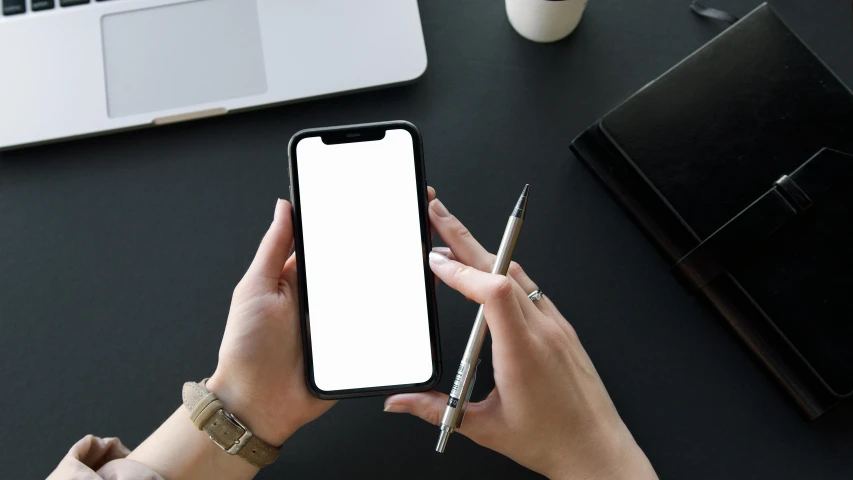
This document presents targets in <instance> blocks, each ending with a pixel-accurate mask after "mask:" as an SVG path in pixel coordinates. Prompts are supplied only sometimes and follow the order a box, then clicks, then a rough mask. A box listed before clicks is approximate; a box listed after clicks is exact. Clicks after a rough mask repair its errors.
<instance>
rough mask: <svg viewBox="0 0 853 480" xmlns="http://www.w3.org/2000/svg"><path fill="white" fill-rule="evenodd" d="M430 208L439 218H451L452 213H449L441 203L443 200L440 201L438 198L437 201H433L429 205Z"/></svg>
mask: <svg viewBox="0 0 853 480" xmlns="http://www.w3.org/2000/svg"><path fill="white" fill-rule="evenodd" d="M429 208H431V209H432V211H433V212H435V214H436V215H438V216H439V217H449V216H450V212H448V211H447V208H446V207H445V206H444V204H443V203H441V200H439V199H437V198H436V199H435V200H433V201H432V203H430V204H429Z"/></svg>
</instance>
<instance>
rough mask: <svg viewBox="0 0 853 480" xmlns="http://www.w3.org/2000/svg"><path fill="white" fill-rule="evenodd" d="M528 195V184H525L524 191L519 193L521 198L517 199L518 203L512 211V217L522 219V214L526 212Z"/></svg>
mask: <svg viewBox="0 0 853 480" xmlns="http://www.w3.org/2000/svg"><path fill="white" fill-rule="evenodd" d="M529 194H530V184H529V183H525V184H524V189H523V190H522V191H521V196H520V197H518V202H517V203H516V204H515V209H513V211H512V216H513V217H518V218H520V219H522V220H523V219H524V212H525V210H527V197H528V196H529Z"/></svg>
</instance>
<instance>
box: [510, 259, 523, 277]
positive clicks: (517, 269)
mask: <svg viewBox="0 0 853 480" xmlns="http://www.w3.org/2000/svg"><path fill="white" fill-rule="evenodd" d="M509 274H510V275H512V276H513V277H516V276H520V275H524V269H523V268H521V265H519V264H518V262H511V263H510V264H509Z"/></svg>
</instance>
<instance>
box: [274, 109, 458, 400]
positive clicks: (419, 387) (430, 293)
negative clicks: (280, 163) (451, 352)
mask: <svg viewBox="0 0 853 480" xmlns="http://www.w3.org/2000/svg"><path fill="white" fill-rule="evenodd" d="M389 129H403V130H406V131H408V132H409V133H411V134H412V138H413V139H414V141H415V148H414V154H415V164H416V169H417V172H416V177H417V179H416V181H417V189H418V214H419V216H420V226H421V245H422V256H423V262H424V282H425V285H426V291H427V310H428V316H429V321H430V325H429V331H430V346H431V351H432V365H433V374H432V377H430V379H429V380H427V381H426V382H425V383H422V384H407V385H386V386H381V387H370V388H357V389H349V390H336V391H325V390H322V389H320V388H319V387H317V384H316V382H315V381H314V366H313V356H312V352H311V326H310V318H309V305H308V289H307V284H306V280H305V255H304V250H303V243H302V218H301V214H300V213H299V212H300V204H299V177H298V167H297V168H294V160H296V145H297V144H298V143H299V141H300V140H302V139H304V138H308V137H317V136H323V137H330V138H333V139H335V140H334V143H348V142H356V141H368V140H370V139H371V138H373V137H374V135H376V134H377V133H378V132H383V133H384V131H386V130H389ZM351 134H358V135H359V136H360V139H358V140H351V139H350V138H351V137H348V135H351ZM423 158H424V155H423V144H422V142H421V135H420V132H419V131H418V129H417V127H415V126H414V125H413V124H411V123H409V122H406V121H402V120H396V121H390V122H377V123H365V124H357V125H343V126H336V127H327V128H313V129H306V130H300V131H299V132H296V134H294V135H293V137H292V138H291V139H290V142H289V143H288V147H287V163H288V174H289V176H290V201H291V204H292V206H293V227H294V229H293V230H294V232H293V233H294V240H295V242H294V243H295V248H296V260H297V266H298V276H299V314H300V318H301V327H302V352H303V356H304V358H305V380H306V383H307V385H308V389H309V390H310V391H311V393H312V394H313V395H314V396H316V397H318V398H321V399H324V400H337V399H342V398H355V397H369V396H379V395H391V394H395V393H408V392H423V391H427V390H431V389H433V388H434V387H435V386H436V385H437V384H438V382H439V380H440V379H441V373H442V364H441V342H440V335H439V329H438V309H437V306H436V295H435V280H434V277H433V274H432V271H431V270H430V268H429V261H428V255H429V252H430V251H431V250H432V242H431V239H430V234H429V217H428V216H427V184H426V171H425V167H424V159H423ZM297 162H298V160H297ZM389 361H393V359H389Z"/></svg>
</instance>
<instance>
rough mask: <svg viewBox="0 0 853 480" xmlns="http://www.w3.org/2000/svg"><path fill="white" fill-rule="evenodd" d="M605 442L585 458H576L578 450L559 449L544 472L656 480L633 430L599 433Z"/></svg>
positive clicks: (556, 478)
mask: <svg viewBox="0 0 853 480" xmlns="http://www.w3.org/2000/svg"><path fill="white" fill-rule="evenodd" d="M598 438H599V439H601V441H602V443H601V444H600V445H599V446H598V447H596V448H593V449H592V450H591V451H590V452H589V453H586V454H585V455H584V456H583V458H582V459H578V458H577V454H578V451H577V449H576V448H575V449H573V451H570V452H567V451H565V450H561V451H559V452H557V456H556V457H557V458H556V459H555V461H554V462H553V463H552V465H553V466H554V467H553V468H552V469H551V470H550V471H549V472H543V473H545V476H547V477H548V478H550V479H553V480H561V479H567V480H568V479H578V478H583V479H586V480H604V479H607V480H619V479H626V480H628V479H630V480H645V479H657V478H658V477H657V474H656V473H655V471H654V468H652V465H651V462H649V460H648V458H647V457H646V455H645V453H643V451H642V449H640V446H639V445H637V442H636V441H635V440H634V437H633V436H632V435H631V432H630V431H628V428H627V427H625V426H624V425H623V426H622V428H620V429H617V432H614V433H611V434H609V435H608V434H603V435H601V436H598Z"/></svg>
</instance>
